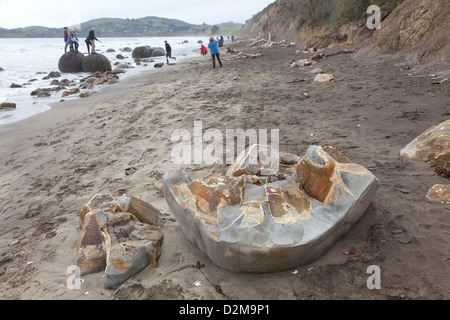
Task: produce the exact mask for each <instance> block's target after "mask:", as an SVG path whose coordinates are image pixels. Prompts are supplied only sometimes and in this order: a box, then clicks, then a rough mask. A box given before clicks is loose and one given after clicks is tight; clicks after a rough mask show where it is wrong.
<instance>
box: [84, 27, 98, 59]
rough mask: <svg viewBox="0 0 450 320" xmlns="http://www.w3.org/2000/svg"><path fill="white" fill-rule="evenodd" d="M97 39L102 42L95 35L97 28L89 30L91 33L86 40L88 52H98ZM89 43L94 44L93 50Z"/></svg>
mask: <svg viewBox="0 0 450 320" xmlns="http://www.w3.org/2000/svg"><path fill="white" fill-rule="evenodd" d="M96 40H97V41H98V42H100V43H101V41H100V40H98V39H97V38H96V37H95V28H92V29H91V31H89V35H88V37H87V38H86V40H85V42H86V45H87V49H88V54H91V53H92V54H96V53H97V52H95V41H96ZM89 45H91V46H92V50H91V52H89Z"/></svg>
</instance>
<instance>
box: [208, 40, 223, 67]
mask: <svg viewBox="0 0 450 320" xmlns="http://www.w3.org/2000/svg"><path fill="white" fill-rule="evenodd" d="M208 48H209V49H210V53H211V56H212V60H213V68H215V67H216V58H217V61H219V64H220V67H222V61H221V60H220V54H219V48H218V47H217V42H216V41H214V38H213V37H211V38H209V44H208Z"/></svg>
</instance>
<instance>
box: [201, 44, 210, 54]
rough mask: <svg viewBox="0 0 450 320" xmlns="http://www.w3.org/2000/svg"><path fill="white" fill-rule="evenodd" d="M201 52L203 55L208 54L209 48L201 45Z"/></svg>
mask: <svg viewBox="0 0 450 320" xmlns="http://www.w3.org/2000/svg"><path fill="white" fill-rule="evenodd" d="M200 52H201V54H202V55H204V56H206V54H207V53H208V49H206V47H205V46H204V45H202V46H201V47H200Z"/></svg>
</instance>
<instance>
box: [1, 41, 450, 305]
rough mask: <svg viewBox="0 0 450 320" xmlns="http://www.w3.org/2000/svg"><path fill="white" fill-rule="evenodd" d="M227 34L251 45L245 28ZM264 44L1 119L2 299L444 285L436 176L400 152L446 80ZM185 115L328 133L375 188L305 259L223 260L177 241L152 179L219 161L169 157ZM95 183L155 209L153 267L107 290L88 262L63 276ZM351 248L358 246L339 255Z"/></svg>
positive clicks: (287, 139)
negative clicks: (245, 267) (373, 271)
mask: <svg viewBox="0 0 450 320" xmlns="http://www.w3.org/2000/svg"><path fill="white" fill-rule="evenodd" d="M230 46H232V47H233V48H235V47H236V48H241V49H244V50H246V51H250V52H251V53H255V52H256V51H257V49H255V48H254V49H251V50H250V49H248V48H245V43H244V42H243V43H238V44H236V45H234V44H233V45H230ZM252 50H253V51H252ZM263 53H264V54H263V55H262V56H260V57H257V58H248V59H237V60H234V59H233V58H232V57H231V56H228V55H226V54H223V55H222V58H223V60H224V61H223V62H224V67H223V68H216V69H213V68H212V64H211V58H210V56H209V55H208V56H206V57H203V56H199V57H197V58H194V59H195V61H192V60H187V59H186V61H185V63H179V64H178V63H177V65H176V66H170V68H168V67H165V68H163V69H162V70H159V69H158V70H148V71H144V72H143V73H142V74H139V75H137V76H136V77H132V78H131V77H130V78H129V79H124V80H123V81H120V82H119V83H117V84H116V85H114V86H111V87H105V88H104V90H103V91H102V92H99V93H97V94H94V95H92V96H91V97H89V98H86V99H77V100H74V101H65V102H64V103H62V104H59V103H58V104H57V106H55V108H54V109H53V108H52V110H49V111H48V112H49V113H44V114H40V115H37V116H34V117H33V118H32V119H25V120H23V121H21V122H20V124H19V125H18V126H15V127H14V128H13V127H12V126H10V125H8V126H7V127H6V128H4V127H0V150H1V151H0V159H1V163H2V166H1V169H0V170H1V171H0V176H2V183H1V188H2V193H1V194H0V203H2V204H3V207H2V214H1V215H0V235H1V237H0V281H2V283H3V285H2V287H1V288H0V298H3V299H31V300H35V299H36V300H37V299H46V300H59V299H77V300H115V299H117V300H127V299H131V300H179V299H187V300H234V299H236V300H279V299H281V300H297V299H308V300H309V299H311V300H313V299H375V300H382V299H446V298H449V297H450V283H448V281H447V282H446V281H439V279H446V277H447V275H448V273H449V272H450V266H449V264H448V259H449V258H450V257H449V255H448V245H447V243H448V235H449V232H450V221H449V219H448V217H449V213H450V209H449V207H448V206H446V205H444V204H441V203H435V202H430V201H427V200H426V198H425V196H426V193H427V191H428V190H429V188H430V187H431V186H432V185H434V184H438V183H446V181H448V180H445V179H444V178H442V177H439V176H437V175H436V174H435V173H434V172H433V170H432V169H431V168H430V166H429V165H427V164H425V163H421V162H414V161H409V160H406V159H403V158H401V157H400V156H399V155H398V152H399V151H400V150H401V148H403V147H404V146H406V144H407V143H409V142H410V141H411V140H413V139H414V138H416V137H417V136H418V135H419V134H420V133H422V132H423V131H425V130H426V129H428V128H429V127H431V126H433V125H436V124H437V123H440V122H442V121H444V120H446V119H448V117H449V116H448V114H446V111H447V112H448V97H449V84H448V81H447V82H443V83H442V84H439V85H433V84H432V80H430V79H429V77H426V76H423V77H422V76H417V77H411V76H408V75H407V74H404V71H401V68H400V67H395V66H393V65H392V64H390V63H375V64H366V63H363V62H360V61H357V60H354V59H352V57H351V56H350V55H335V56H332V57H329V58H326V59H323V60H321V61H320V62H319V63H317V64H316V65H314V66H305V67H301V66H299V67H295V68H293V67H291V62H292V57H295V58H296V60H297V61H298V60H300V59H304V58H305V57H306V55H304V54H302V53H296V48H295V47H292V48H278V49H266V50H264V51H263ZM191 62H195V63H192V64H191ZM314 68H321V69H323V71H324V72H325V73H332V74H333V75H334V80H333V81H331V82H328V83H317V82H314V81H313V79H314V76H315V75H314V74H312V73H311V71H312V70H313V69H314ZM304 93H307V94H308V95H307V96H305V95H304ZM196 120H201V121H203V129H204V130H207V129H209V128H217V129H219V130H220V131H223V130H225V129H227V128H233V129H243V130H247V129H256V130H257V129H266V130H267V129H279V130H280V151H284V152H290V153H293V154H297V155H304V153H305V152H306V150H307V148H308V147H309V146H310V145H319V146H333V147H335V148H336V149H337V150H338V151H340V152H342V153H343V154H344V155H346V156H347V157H348V158H349V159H350V160H351V161H352V162H355V163H358V164H361V165H363V166H364V167H366V168H367V169H369V170H370V171H371V172H372V173H373V174H374V175H375V176H376V177H377V178H378V179H379V180H380V188H379V191H378V192H377V194H376V196H375V198H374V200H373V202H372V203H371V205H370V206H369V208H368V209H367V211H366V212H365V213H364V215H363V217H362V218H361V219H360V220H359V221H358V222H357V223H356V224H354V225H353V227H352V228H351V229H350V231H349V232H348V233H347V234H346V235H345V236H344V237H342V238H341V239H340V240H339V241H337V242H336V243H335V244H334V246H333V247H332V248H331V249H330V250H329V251H328V252H326V253H325V254H324V255H323V256H322V257H321V258H320V259H319V260H317V261H314V262H313V263H311V264H309V265H307V266H301V267H299V268H297V269H296V270H290V271H287V272H279V273H275V274H236V273H230V272H227V271H225V270H223V269H221V268H220V267H217V266H215V265H214V264H212V263H211V261H209V259H208V258H206V257H205V256H204V255H203V254H202V253H201V252H200V251H199V250H198V249H197V248H196V247H195V246H194V245H193V244H191V243H190V242H189V241H187V239H186V237H185V235H184V233H183V232H182V229H181V227H180V225H179V223H178V222H177V221H176V219H175V218H174V216H173V214H172V213H171V211H170V209H169V207H168V205H167V203H166V200H165V198H164V192H163V184H162V179H161V178H162V176H163V175H164V174H165V173H166V172H167V171H168V170H170V169H172V168H174V167H176V168H179V169H181V170H186V171H194V170H195V171H196V170H202V171H209V172H213V173H218V174H223V173H224V172H225V170H226V169H227V166H226V165H206V164H201V165H181V166H175V165H174V164H173V163H172V162H171V159H170V155H171V150H172V149H173V147H174V143H173V142H172V141H171V135H172V133H173V131H174V130H176V129H188V130H189V131H192V130H191V129H192V128H193V125H194V121H196ZM11 125H12V124H11ZM98 193H111V194H113V195H115V196H120V195H122V194H128V195H132V196H135V197H137V198H140V199H142V200H144V201H146V202H148V203H150V204H152V205H153V206H155V207H156V208H158V209H159V210H160V212H161V215H160V218H161V222H162V226H163V233H164V241H163V245H162V255H161V257H160V259H159V261H158V267H157V268H154V267H147V268H146V269H144V270H143V271H141V272H140V273H138V274H137V275H135V276H134V277H133V278H131V279H129V280H128V281H127V282H126V283H124V284H123V285H122V286H120V287H119V288H117V289H114V290H108V289H106V288H105V278H104V277H103V274H102V273H98V274H92V275H88V276H84V277H82V278H83V280H85V281H84V282H83V284H82V289H81V290H69V289H68V288H67V287H66V281H67V277H68V274H67V267H68V266H70V265H72V264H73V263H74V261H73V260H74V258H75V254H76V243H77V241H78V239H79V235H80V230H79V229H78V214H79V212H80V210H81V209H82V207H83V206H84V205H85V204H86V203H87V202H88V201H89V199H90V198H92V197H93V196H94V195H96V194H98ZM352 247H355V248H356V249H357V254H355V255H351V256H348V255H345V254H343V252H345V251H346V250H349V249H350V248H352ZM198 261H199V262H201V264H204V265H205V267H204V268H202V270H201V271H200V270H198V269H196V268H186V266H189V265H196V263H197V262H198ZM30 262H32V263H30ZM372 265H376V266H380V268H381V272H382V290H369V289H368V288H367V285H366V281H367V279H368V277H369V276H370V275H367V268H368V267H369V266H372ZM196 281H199V282H200V283H201V285H200V286H195V285H194V283H196Z"/></svg>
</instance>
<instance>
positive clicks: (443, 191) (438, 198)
mask: <svg viewBox="0 0 450 320" xmlns="http://www.w3.org/2000/svg"><path fill="white" fill-rule="evenodd" d="M427 199H428V200H430V201H433V202H441V203H444V204H450V184H447V185H444V184H436V185H434V186H433V187H432V188H431V189H430V190H429V191H428V193H427Z"/></svg>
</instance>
